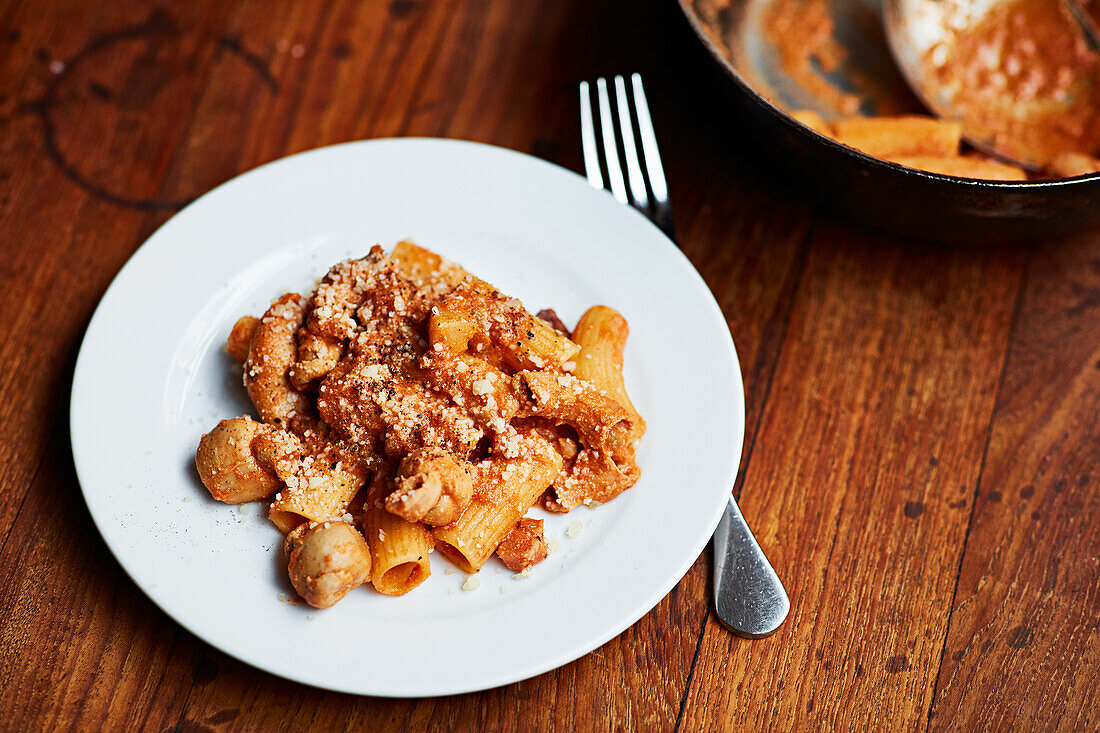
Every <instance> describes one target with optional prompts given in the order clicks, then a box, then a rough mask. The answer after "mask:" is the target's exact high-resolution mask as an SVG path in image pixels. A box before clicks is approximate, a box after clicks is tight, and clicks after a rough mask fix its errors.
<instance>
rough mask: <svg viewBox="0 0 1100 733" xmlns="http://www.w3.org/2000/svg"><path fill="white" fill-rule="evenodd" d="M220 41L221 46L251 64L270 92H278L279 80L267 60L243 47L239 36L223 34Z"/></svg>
mask: <svg viewBox="0 0 1100 733" xmlns="http://www.w3.org/2000/svg"><path fill="white" fill-rule="evenodd" d="M220 43H221V47H222V48H224V49H226V50H228V51H231V52H233V53H235V54H237V55H238V56H240V57H241V58H242V59H243V60H244V61H245V63H247V64H248V65H249V66H251V67H252V70H253V71H255V72H256V73H257V74H259V75H260V78H261V79H263V80H264V83H265V84H267V86H268V88H269V89H271V93H272V94H278V93H279V82H278V81H277V80H276V79H275V75H274V74H272V73H271V69H270V68H269V67H268V65H267V62H266V61H264V59H263V58H262V57H260V56H259V55H257V54H255V53H253V52H252V51H249V50H248V49H247V48H245V47H244V44H243V43H242V42H241V39H240V38H235V37H233V36H223V37H222V39H221V41H220Z"/></svg>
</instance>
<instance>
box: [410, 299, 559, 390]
mask: <svg viewBox="0 0 1100 733" xmlns="http://www.w3.org/2000/svg"><path fill="white" fill-rule="evenodd" d="M428 339H429V341H431V344H432V347H433V348H436V345H437V344H438V345H439V348H440V349H448V350H450V351H453V352H455V353H462V352H464V351H466V350H467V349H469V350H471V351H473V352H475V353H479V354H481V353H482V352H484V351H485V350H486V347H492V348H494V349H496V350H499V352H500V353H501V354H502V355H503V357H504V360H505V362H506V363H507V364H508V366H509V367H511V368H512V369H544V368H554V369H559V368H561V366H562V364H564V363H566V362H568V361H569V360H571V359H572V358H573V357H574V356H575V355H576V353H577V351H578V350H579V347H578V346H577V345H576V344H575V343H573V342H572V341H570V340H569V339H568V338H566V337H565V336H563V335H562V334H560V333H558V332H557V331H555V330H554V329H553V328H551V327H550V325H549V324H547V323H546V322H545V321H543V320H542V319H541V318H536V317H534V316H532V315H531V314H530V313H528V312H527V311H526V310H525V309H524V308H523V305H522V304H521V303H520V302H519V301H518V300H515V299H513V298H507V297H505V296H504V295H502V294H501V293H500V291H498V290H496V289H495V288H493V286H491V285H489V284H488V283H486V282H485V281H484V280H478V279H476V278H470V279H469V280H466V281H465V282H463V283H462V284H461V285H460V286H459V287H457V288H456V289H455V291H454V292H453V293H451V294H450V295H449V296H447V297H446V298H444V299H443V300H441V301H440V302H439V303H438V304H437V305H436V307H435V308H433V309H432V316H431V320H430V321H429V323H428ZM482 355H485V354H482ZM487 358H488V357H487ZM490 361H492V359H490Z"/></svg>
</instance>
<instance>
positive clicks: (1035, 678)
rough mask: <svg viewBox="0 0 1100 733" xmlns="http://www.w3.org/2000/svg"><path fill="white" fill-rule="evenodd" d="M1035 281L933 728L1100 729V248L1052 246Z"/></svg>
mask: <svg viewBox="0 0 1100 733" xmlns="http://www.w3.org/2000/svg"><path fill="white" fill-rule="evenodd" d="M1027 277H1028V280H1027V287H1026V289H1025V290H1024V294H1023V298H1022V301H1021V305H1020V312H1019V315H1018V316H1017V320H1016V328H1015V329H1014V334H1015V338H1014V340H1013V344H1012V349H1011V351H1010V352H1009V358H1008V363H1007V367H1006V371H1005V376H1004V384H1003V387H1002V388H1001V390H1000V394H999V395H998V399H997V408H996V412H995V414H994V417H993V430H992V437H991V440H990V444H989V449H988V454H987V456H986V460H985V470H984V471H983V474H982V481H981V486H980V490H979V492H978V497H977V506H976V507H975V509H974V519H973V522H972V523H971V528H970V535H969V537H968V538H967V542H966V557H965V559H964V562H963V565H962V572H961V575H960V578H959V587H958V593H957V595H956V598H955V602H954V605H953V608H952V611H953V613H952V615H951V626H950V631H949V633H948V635H947V643H946V646H945V648H944V662H943V668H942V670H941V671H940V679H939V684H938V685H937V695H936V703H935V706H934V707H933V708H932V710H931V721H932V727H933V728H935V729H948V728H965V729H967V730H1008V729H1014V730H1025V729H1039V728H1043V729H1050V730H1095V729H1096V728H1097V726H1098V725H1100V714H1098V713H1097V707H1098V704H1100V686H1098V685H1097V684H1096V676H1097V674H1098V673H1100V654H1098V649H1100V531H1097V529H1096V527H1095V524H1094V522H1093V521H1092V518H1093V517H1095V516H1097V514H1098V513H1100V491H1098V489H1100V471H1098V470H1097V468H1098V466H1100V424H1098V423H1097V419H1096V418H1097V409H1098V407H1100V241H1097V239H1096V238H1091V239H1078V240H1070V241H1064V242H1055V243H1050V244H1047V245H1045V246H1043V247H1041V248H1039V250H1038V251H1037V252H1036V253H1035V256H1034V259H1033V260H1032V262H1031V264H1030V267H1029V268H1028V273H1027ZM1003 701H1011V704H1004V702H1003Z"/></svg>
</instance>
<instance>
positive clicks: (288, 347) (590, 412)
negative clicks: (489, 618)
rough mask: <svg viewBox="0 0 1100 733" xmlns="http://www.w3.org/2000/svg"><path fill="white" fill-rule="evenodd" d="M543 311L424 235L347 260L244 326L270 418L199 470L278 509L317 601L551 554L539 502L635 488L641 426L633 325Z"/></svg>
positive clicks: (247, 361)
mask: <svg viewBox="0 0 1100 733" xmlns="http://www.w3.org/2000/svg"><path fill="white" fill-rule="evenodd" d="M540 315H545V314H540ZM546 318H547V320H544V319H543V318H541V317H536V316H533V315H531V313H529V312H528V311H527V310H526V309H525V308H524V307H523V305H522V304H521V303H520V302H519V301H518V300H515V299H514V298H510V297H508V296H506V295H504V294H503V293H501V292H500V291H498V290H497V289H496V288H494V287H493V286H492V285H490V284H489V283H487V282H485V281H483V280H480V279H478V278H477V277H475V276H473V275H471V274H470V273H469V272H467V271H466V270H465V269H463V268H462V267H460V266H458V265H456V264H453V263H451V262H448V261H447V260H445V259H444V258H443V257H441V256H440V255H438V254H436V253H434V252H431V251H430V250H427V249H425V248H423V247H420V246H419V245H416V244H414V243H412V242H408V241H405V242H400V243H398V244H397V245H396V246H395V247H394V250H393V252H392V253H391V254H390V255H389V256H387V255H386V254H385V253H384V252H383V251H382V249H381V248H380V247H374V248H372V249H371V251H370V253H369V254H368V255H367V256H366V257H363V258H361V259H358V260H348V261H345V262H341V263H338V264H337V265H336V266H334V267H333V268H332V269H331V270H329V272H328V274H326V275H325V277H324V278H323V279H322V280H321V281H320V284H319V285H318V287H317V289H316V290H315V292H314V293H312V295H310V296H309V297H303V296H301V295H298V294H296V293H287V294H285V295H283V296H282V297H280V298H278V299H276V300H275V301H274V303H273V304H272V306H271V308H269V309H268V311H267V312H266V313H264V315H263V316H262V317H261V318H259V319H256V318H252V317H249V316H245V317H244V318H242V319H241V320H239V321H238V322H237V324H236V326H235V327H234V328H233V331H232V333H231V334H230V338H229V343H228V349H227V350H228V351H229V352H230V354H231V355H233V356H234V358H236V359H237V360H238V361H240V362H242V363H243V368H244V370H245V384H246V387H247V388H248V393H249V397H250V398H251V399H252V402H253V404H254V405H255V406H256V408H257V411H258V412H259V414H260V417H261V419H262V422H260V423H256V422H253V421H251V420H249V419H248V418H237V419H235V420H233V421H224V422H223V423H222V426H219V428H217V429H215V430H214V431H212V432H211V433H210V434H208V435H205V436H203V438H202V441H200V445H199V449H198V452H197V453H196V464H197V466H198V468H199V474H200V477H201V478H202V480H203V482H204V483H205V484H206V486H207V488H208V489H209V490H210V491H211V494H212V495H213V496H214V497H215V498H217V499H220V500H223V501H227V502H230V503H236V502H243V501H252V500H256V499H257V498H263V499H266V500H268V501H269V517H270V519H271V521H272V522H273V523H274V524H275V526H277V527H278V528H279V530H280V531H282V532H283V533H284V534H286V535H287V540H286V549H287V552H288V554H289V555H290V556H291V557H292V559H293V560H294V561H293V562H292V563H291V567H290V572H291V580H292V581H293V583H294V585H295V588H297V589H299V591H300V592H301V593H302V595H303V597H304V598H305V599H306V601H307V602H309V603H310V604H311V605H315V606H317V607H328V606H331V605H332V604H334V603H336V602H337V601H338V600H339V599H340V598H342V597H343V596H344V594H346V593H347V592H349V591H350V590H351V589H352V588H353V587H354V586H355V585H359V584H362V583H365V582H370V583H371V585H373V587H374V588H375V589H376V590H377V591H379V592H381V593H384V594H387V595H403V594H405V593H408V592H409V591H411V590H412V589H414V588H415V587H416V586H418V585H419V584H421V583H422V582H424V581H425V580H426V579H427V578H428V577H429V575H430V574H431V568H430V561H429V555H430V554H431V553H432V552H434V551H436V550H438V551H439V553H440V554H442V555H444V556H445V557H446V558H447V559H449V560H450V561H451V562H452V563H453V564H455V565H456V566H457V567H458V568H459V569H460V570H462V571H464V572H467V573H476V572H478V571H479V570H480V569H481V568H482V567H483V566H484V565H485V563H487V562H488V561H489V560H490V558H491V557H492V555H493V554H494V552H496V553H497V554H499V555H500V556H501V558H502V560H503V561H504V562H506V564H507V566H508V567H509V568H511V569H513V570H516V571H517V572H519V571H525V570H526V569H527V568H529V567H530V566H531V565H534V564H536V563H538V562H540V561H541V560H542V559H544V558H545V557H546V555H547V553H548V551H549V550H548V546H549V545H548V543H547V542H546V541H545V537H544V536H543V531H542V526H543V525H542V520H537V519H531V518H527V517H526V515H527V513H528V511H529V510H531V508H532V507H534V506H536V505H540V504H541V506H542V507H543V508H545V509H548V510H550V511H554V512H564V511H568V510H569V509H571V508H573V507H575V506H577V505H579V504H582V503H584V504H588V505H594V504H596V503H599V502H604V501H608V500H610V499H612V498H614V497H615V496H617V495H618V494H619V493H621V492H622V491H624V490H625V489H627V488H629V487H630V486H632V485H633V484H634V483H635V482H636V481H637V480H638V476H639V472H638V467H637V463H636V461H635V459H634V451H635V446H636V444H637V441H638V439H639V438H640V437H641V436H642V434H643V433H644V432H645V421H644V420H643V419H642V417H641V415H639V414H638V411H637V410H636V409H635V407H634V405H633V403H632V402H631V400H630V397H629V396H628V395H627V393H626V388H625V384H624V382H623V377H622V355H623V348H624V347H625V343H626V339H627V333H628V329H627V325H626V321H625V319H623V317H622V316H621V315H620V314H619V313H617V312H616V311H614V310H613V309H611V308H608V307H606V306H595V307H593V308H591V309H590V310H589V311H588V312H587V313H585V315H584V316H583V317H582V318H581V320H580V322H579V323H578V324H577V328H576V329H575V330H574V331H573V332H572V334H570V333H566V332H565V327H564V325H563V324H561V322H560V319H558V318H557V316H556V315H555V314H553V313H552V312H549V315H548V316H546ZM349 532H351V533H352V534H348V533H349ZM356 537H358V538H361V539H362V540H363V542H358V541H355V538H356ZM328 549H332V550H333V551H332V552H329V551H328Z"/></svg>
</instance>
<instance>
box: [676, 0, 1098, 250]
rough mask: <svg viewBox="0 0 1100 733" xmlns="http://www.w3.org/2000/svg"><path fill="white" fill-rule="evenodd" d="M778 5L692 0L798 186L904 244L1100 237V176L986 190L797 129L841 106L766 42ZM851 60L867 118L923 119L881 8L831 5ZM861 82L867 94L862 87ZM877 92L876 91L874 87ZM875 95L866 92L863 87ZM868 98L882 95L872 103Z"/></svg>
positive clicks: (864, 3) (843, 75)
mask: <svg viewBox="0 0 1100 733" xmlns="http://www.w3.org/2000/svg"><path fill="white" fill-rule="evenodd" d="M773 1H775V0H680V2H679V4H680V7H681V9H682V10H683V12H684V15H685V16H686V17H687V20H688V22H689V23H690V24H691V27H692V28H693V29H694V31H695V34H696V35H697V36H698V38H699V40H700V41H701V42H702V43H703V45H704V46H705V47H706V48H707V50H708V51H709V52H710V55H711V57H712V58H713V59H714V61H715V62H716V64H717V67H718V68H719V70H720V74H721V76H723V77H725V79H727V80H728V83H724V85H725V86H727V87H728V88H729V90H730V92H731V93H732V94H733V95H734V96H735V97H736V98H737V100H736V101H737V103H738V104H737V106H738V108H739V109H740V110H742V111H743V112H744V114H745V118H746V119H745V122H747V123H748V124H749V125H750V126H751V129H749V130H746V131H745V133H744V134H748V135H752V136H753V140H754V145H755V144H758V143H759V144H761V145H765V146H767V147H768V148H770V149H774V150H775V151H776V152H777V157H776V161H777V163H778V164H781V165H783V166H784V167H785V168H786V174H787V175H788V176H793V177H794V178H795V179H797V181H798V182H799V183H800V184H801V185H803V186H805V187H808V188H809V189H810V190H811V191H812V192H814V193H815V194H816V195H817V196H819V197H820V198H821V199H823V200H824V202H825V204H826V205H827V206H830V207H835V208H837V209H839V210H841V211H843V212H845V213H847V214H848V215H850V216H852V217H853V218H855V219H857V220H859V221H863V222H866V223H868V224H871V225H873V226H877V227H880V228H884V229H887V230H890V231H893V232H896V233H899V234H902V235H907V236H915V237H919V238H922V239H933V240H940V241H947V242H969V243H983V242H990V241H1001V240H1005V239H1010V240H1024V239H1037V238H1043V237H1049V236H1055V235H1059V234H1066V233H1070V232H1075V231H1081V230H1084V229H1090V228H1094V227H1098V226H1100V174H1091V175H1087V176H1078V177H1076V178H1064V179H1059V180H1049V181H979V180H973V179H965V178H955V177H952V176H943V175H938V174H934V173H926V172H923V171H918V170H914V169H912V168H906V167H904V166H900V165H896V164H894V163H889V162H886V161H882V160H879V159H877V158H872V157H870V156H868V155H865V154H864V153H861V152H859V151H857V150H853V149H852V148H849V147H846V146H844V145H841V144H839V143H837V142H835V141H833V140H831V139H829V138H827V137H825V136H823V135H820V134H818V133H816V132H814V131H813V130H810V129H809V128H808V127H805V126H804V125H802V124H800V123H798V122H796V121H795V120H793V119H792V118H790V117H789V116H787V114H786V113H785V112H783V111H782V110H781V109H780V108H779V107H778V106H776V104H774V103H773V102H772V101H770V100H769V99H768V98H767V97H765V96H764V95H765V94H767V95H769V96H770V97H772V98H773V99H778V100H780V101H781V102H782V103H783V104H784V105H785V106H787V107H788V108H790V109H807V108H816V109H818V110H819V111H823V112H826V113H832V114H833V115H834V116H835V115H836V114H837V113H836V112H835V110H830V100H829V99H821V98H815V97H814V95H813V93H812V90H810V91H808V90H807V89H806V88H805V87H804V86H802V85H799V84H798V83H797V82H796V81H793V80H792V79H790V78H789V77H788V76H787V74H786V73H785V71H784V70H783V68H782V64H780V62H779V57H778V55H777V53H776V51H775V48H774V46H772V45H771V44H770V43H768V41H767V39H766V37H765V36H766V34H764V33H763V32H762V31H761V25H762V22H763V21H762V20H761V18H762V17H764V15H763V13H764V12H765V11H766V10H767V6H768V5H769V4H770V3H771V2H773ZM824 1H827V5H828V6H829V12H830V14H831V15H832V17H833V20H834V22H835V24H836V29H837V31H836V33H835V36H836V37H837V40H838V42H839V43H840V44H841V46H842V47H843V48H844V50H845V60H844V62H843V63H842V64H841V65H840V66H839V67H838V68H835V69H833V70H831V72H830V73H829V74H828V77H829V78H830V79H832V80H834V81H835V82H836V84H837V86H838V88H842V89H844V90H845V91H847V92H851V93H853V94H855V95H856V96H858V97H859V98H860V99H859V101H860V105H859V109H858V113H859V114H898V113H903V112H906V111H923V109H922V108H921V106H920V103H919V102H917V100H916V99H915V98H914V97H913V96H912V94H911V93H910V92H909V91H908V88H907V87H906V86H905V84H904V82H903V81H902V80H901V77H900V75H899V74H898V72H897V70H896V68H894V66H893V61H892V59H891V58H890V55H889V52H888V50H887V47H886V43H885V39H884V38H883V35H882V30H881V23H880V21H879V18H880V16H879V3H878V2H876V1H875V0H824ZM853 76H855V77H856V82H855V83H853V82H852V81H851V77H853ZM868 80H871V82H870V83H868ZM861 84H862V86H863V88H864V89H863V90H862V91H861V89H860V86H861ZM867 89H871V90H873V93H868V92H867Z"/></svg>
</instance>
